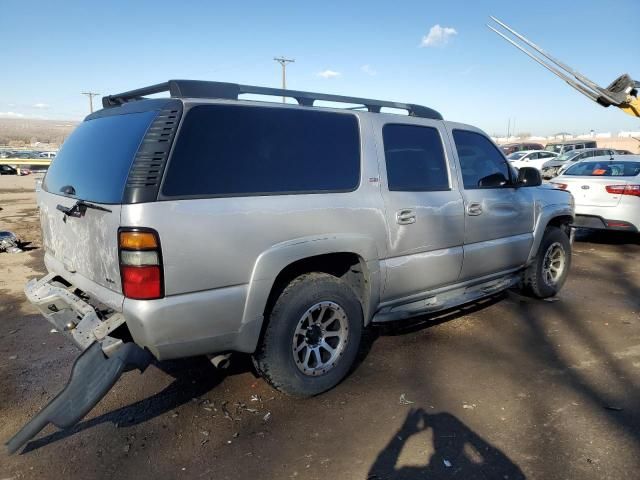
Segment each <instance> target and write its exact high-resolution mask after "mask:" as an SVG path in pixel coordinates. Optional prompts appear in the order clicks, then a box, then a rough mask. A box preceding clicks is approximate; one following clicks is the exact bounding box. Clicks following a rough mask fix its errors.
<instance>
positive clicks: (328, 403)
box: [0, 177, 640, 480]
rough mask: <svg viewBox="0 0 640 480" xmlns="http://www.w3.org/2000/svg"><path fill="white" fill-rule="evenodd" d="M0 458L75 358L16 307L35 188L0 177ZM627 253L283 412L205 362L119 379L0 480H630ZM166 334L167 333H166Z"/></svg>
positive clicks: (399, 345) (365, 358) (590, 254)
mask: <svg viewBox="0 0 640 480" xmlns="http://www.w3.org/2000/svg"><path fill="white" fill-rule="evenodd" d="M0 207H1V208H2V210H0V230H2V229H9V230H13V231H15V232H16V233H18V234H19V235H21V236H22V238H23V239H24V240H25V241H30V242H32V243H31V245H30V246H31V247H33V250H30V251H27V252H25V253H21V254H0V379H1V380H0V382H1V383H0V440H2V441H3V442H4V441H6V440H7V439H8V438H9V437H10V436H11V435H12V434H13V433H15V432H16V431H17V430H18V429H19V428H20V426H22V425H23V424H24V423H25V422H26V421H27V420H28V419H29V418H30V417H31V416H32V415H34V414H35V413H36V412H37V411H38V410H39V409H40V408H41V407H42V406H43V405H45V404H46V402H47V401H48V400H50V399H51V398H52V397H53V396H54V395H55V394H56V393H57V392H58V391H59V390H60V389H61V388H62V387H63V385H64V383H65V382H66V379H67V376H68V374H69V370H70V368H71V365H72V362H73V360H74V358H75V357H76V355H77V351H76V349H75V347H73V346H71V345H70V344H69V343H68V342H67V341H65V339H64V338H63V337H62V336H61V335H60V334H58V333H51V332H50V330H51V326H50V325H49V324H47V322H46V321H45V320H43V319H42V318H41V317H39V316H38V315H37V314H35V312H34V311H33V310H32V309H31V308H30V307H29V306H28V305H27V304H26V303H25V300H24V296H23V294H22V286H23V284H24V283H25V281H26V280H27V279H29V278H32V277H35V276H39V275H42V274H43V272H44V267H43V264H42V255H43V252H42V248H41V239H40V236H39V229H38V223H37V215H36V211H35V204H34V194H33V178H30V177H25V178H15V177H13V178H12V177H0ZM639 259H640V239H639V237H638V236H626V235H610V234H586V233H581V234H580V235H579V236H578V239H577V242H576V243H575V245H574V255H573V267H572V272H571V275H570V278H569V280H568V282H567V284H566V286H565V288H564V290H563V291H562V293H561V295H560V296H559V297H558V299H557V301H550V302H547V301H534V300H530V299H528V298H525V297H521V296H519V295H517V294H516V293H511V292H509V293H506V294H503V295H499V296H497V297H495V298H492V299H489V300H487V301H484V302H482V303H479V304H474V305H471V306H468V307H466V308H464V309H462V310H459V311H453V312H447V313H446V314H443V315H440V316H438V317H421V318H418V319H416V320H415V321H412V322H411V323H410V324H407V323H405V324H399V325H391V326H385V327H384V328H376V329H372V330H371V332H369V336H368V340H367V342H366V347H365V348H363V352H362V356H361V360H360V363H359V365H358V366H357V368H356V369H355V370H354V372H353V373H352V374H351V375H350V376H349V377H348V378H347V379H346V380H345V381H344V382H343V383H342V384H341V385H339V386H338V387H337V388H335V389H334V390H332V391H330V392H328V393H326V394H324V395H321V396H319V397H316V398H313V399H310V400H294V399H291V398H287V397H285V396H283V395H281V394H278V393H276V392H274V391H273V390H271V389H270V388H269V387H268V386H267V385H266V384H265V383H264V382H263V381H262V380H261V379H259V378H256V377H255V375H254V373H253V372H252V370H251V367H250V362H249V361H248V359H247V358H246V357H242V356H239V357H236V358H235V359H234V364H233V366H232V367H231V369H230V371H228V372H226V373H224V374H222V373H220V372H219V371H216V370H215V369H214V368H213V367H212V366H211V365H210V364H209V363H208V362H207V361H206V359H201V358H194V359H188V360H183V361H176V362H170V363H166V364H161V365H154V366H151V367H149V369H148V370H147V371H146V372H145V373H144V374H142V375H141V374H140V373H138V372H137V371H135V372H129V373H127V374H125V375H124V376H123V378H122V379H121V380H120V381H119V382H118V383H117V384H116V386H115V388H114V389H113V390H112V391H111V392H110V393H109V394H108V395H107V396H106V397H105V398H104V399H103V400H102V401H101V402H100V404H98V406H97V407H96V408H95V409H94V410H93V411H92V412H91V413H90V414H89V415H88V416H87V417H86V418H85V419H84V420H83V421H81V422H80V423H79V424H78V425H77V426H76V427H75V428H73V429H71V430H67V431H58V430H57V429H56V428H54V427H52V426H49V427H47V428H46V429H45V430H44V431H43V432H42V433H41V434H40V435H39V436H38V437H37V438H36V439H35V440H33V441H32V442H31V443H29V444H28V445H27V447H26V448H25V449H24V450H23V451H22V452H21V454H19V455H14V456H7V454H6V453H5V452H4V451H2V452H1V453H0V479H3V480H4V479H22V478H29V479H31V478H33V479H41V480H45V479H58V478H84V479H89V478H97V479H106V478H132V477H141V476H142V475H144V476H145V477H147V478H153V477H155V478H162V479H173V478H176V479H182V478H195V479H199V478H203V479H207V478H209V479H244V478H265V479H287V478H296V479H325V478H335V479H363V480H364V479H377V480H383V479H395V478H402V479H418V478H419V479H439V478H456V479H521V478H539V479H578V478H579V479H623V478H638V472H639V471H640V413H639V412H640V313H639V312H640V270H639V268H640V262H639V261H638V260H639ZM176 321H179V319H176Z"/></svg>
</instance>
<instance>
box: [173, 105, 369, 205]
mask: <svg viewBox="0 0 640 480" xmlns="http://www.w3.org/2000/svg"><path fill="white" fill-rule="evenodd" d="M359 182H360V136H359V130H358V121H357V118H356V116H355V115H353V114H345V113H331V112H319V111H311V110H306V109H289V108H273V107H249V106H238V105H198V106H195V107H193V108H192V109H191V110H190V111H189V112H188V113H187V115H186V117H185V118H184V121H183V124H182V127H181V129H180V132H179V133H178V138H177V139H176V143H175V147H174V151H173V154H172V157H171V160H170V163H169V166H168V169H167V173H166V176H165V180H164V184H163V187H162V194H163V195H164V196H167V197H192V198H193V197H212V196H246V195H273V194H291V193H320V192H346V191H352V190H355V189H356V188H357V186H358V184H359Z"/></svg>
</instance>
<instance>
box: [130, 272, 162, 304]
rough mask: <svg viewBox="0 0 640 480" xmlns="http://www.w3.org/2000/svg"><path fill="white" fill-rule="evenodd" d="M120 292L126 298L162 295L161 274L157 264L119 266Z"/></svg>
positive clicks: (151, 297)
mask: <svg viewBox="0 0 640 480" xmlns="http://www.w3.org/2000/svg"><path fill="white" fill-rule="evenodd" d="M120 269H121V271H122V292H123V293H124V296H125V297H127V298H133V299H135V300H151V299H154V298H160V297H162V276H161V275H160V267H159V266H151V267H128V266H124V265H123V266H121V267H120Z"/></svg>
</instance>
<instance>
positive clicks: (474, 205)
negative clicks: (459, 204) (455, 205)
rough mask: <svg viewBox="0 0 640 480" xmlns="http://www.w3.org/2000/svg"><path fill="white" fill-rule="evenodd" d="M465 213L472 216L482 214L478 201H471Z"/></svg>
mask: <svg viewBox="0 0 640 480" xmlns="http://www.w3.org/2000/svg"><path fill="white" fill-rule="evenodd" d="M467 215H471V216H473V217H475V216H477V215H482V204H481V203H480V202H471V203H470V204H469V205H467Z"/></svg>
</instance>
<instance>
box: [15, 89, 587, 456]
mask: <svg viewBox="0 0 640 480" xmlns="http://www.w3.org/2000/svg"><path fill="white" fill-rule="evenodd" d="M162 91H169V92H170V98H163V99H157V98H155V99H145V98H144V96H146V95H150V94H155V93H159V92H162ZM241 94H253V95H278V96H279V95H286V96H288V97H292V98H295V99H296V100H297V103H298V105H294V104H286V103H283V104H277V103H266V102H258V101H251V100H239V99H238V96H239V95H241ZM320 101H329V102H333V105H334V106H335V105H336V104H339V103H343V104H344V103H346V104H349V105H350V108H326V107H320V106H318V105H314V104H317V103H318V102H320ZM103 105H104V108H103V109H102V110H100V111H99V112H96V113H93V114H92V115H90V116H88V117H87V118H86V119H85V121H84V122H83V123H81V124H80V125H79V126H78V128H77V129H76V130H75V132H74V133H73V134H72V135H71V136H70V137H69V138H68V139H67V141H66V142H65V144H64V146H63V147H62V149H61V151H60V152H59V154H58V156H57V157H56V158H55V160H54V161H53V163H52V165H51V167H50V169H49V171H48V173H47V175H46V178H45V180H44V183H43V186H42V191H41V192H39V194H38V204H39V207H40V212H41V222H42V230H43V236H44V245H45V249H46V255H45V262H46V265H47V268H48V270H49V272H50V273H49V275H47V276H46V277H44V278H42V279H40V280H34V281H32V282H30V283H29V284H28V285H27V286H26V290H25V291H26V295H27V297H28V298H29V300H30V301H31V302H32V303H33V304H34V305H35V306H37V307H38V308H39V309H40V310H41V311H42V313H43V314H44V315H45V316H46V317H47V318H48V319H49V320H50V321H51V322H52V323H54V324H55V325H56V327H57V328H58V329H60V330H61V331H65V332H66V333H67V334H68V335H69V337H70V338H71V339H72V340H73V341H75V343H76V344H78V346H80V348H81V349H82V350H84V353H83V354H82V355H81V356H80V357H79V359H78V360H77V363H76V367H75V368H74V371H73V374H72V379H71V381H70V382H69V385H68V386H67V388H66V389H65V391H63V392H62V393H61V394H60V396H61V397H63V398H67V397H69V398H71V397H72V398H73V402H69V401H67V402H66V403H65V402H62V401H60V403H61V405H53V407H51V406H49V407H47V408H46V409H45V410H43V412H44V414H41V415H43V416H42V417H41V418H40V419H39V420H38V419H37V418H36V420H38V421H37V422H36V425H35V426H33V425H31V426H29V424H28V425H27V427H25V429H26V432H21V436H20V435H19V436H18V437H17V439H14V441H13V443H12V446H13V448H14V449H15V448H17V447H16V445H18V446H19V445H20V444H21V442H22V443H23V442H24V441H25V440H24V439H25V438H27V437H29V435H32V434H33V432H34V431H36V433H37V429H38V427H39V428H42V427H41V425H42V426H43V425H46V423H47V422H48V421H51V422H53V423H55V424H56V425H59V426H67V425H70V424H72V423H73V422H74V421H77V420H78V419H79V418H81V416H82V415H84V414H85V413H86V412H87V411H88V410H89V409H90V408H91V407H92V406H93V405H94V404H95V403H97V401H98V400H99V399H100V398H101V396H102V395H104V393H106V391H108V389H109V388H110V387H111V385H113V383H114V382H115V381H116V380H117V378H118V376H119V375H120V373H121V372H122V371H123V370H124V369H126V368H131V367H132V366H135V367H138V368H140V369H141V370H142V369H144V367H145V366H146V365H147V364H148V363H149V361H151V359H152V358H155V359H157V360H165V359H171V358H177V357H187V356H193V355H204V354H206V355H212V356H213V355H219V354H227V353H229V352H246V353H249V354H252V356H253V360H254V364H255V367H256V370H257V371H258V372H259V373H260V374H261V375H262V376H263V377H264V378H265V379H266V380H267V381H268V382H269V383H270V384H271V385H273V386H274V387H275V388H277V389H279V390H281V391H283V392H286V393H289V394H293V395H297V396H309V395H315V394H319V393H321V392H323V391H325V390H327V389H330V388H332V387H333V386H335V385H336V384H337V383H339V382H340V380H341V379H342V378H344V376H345V375H346V374H347V373H348V372H349V370H350V368H351V367H352V365H353V362H354V359H355V358H356V354H357V352H358V348H359V344H360V338H361V335H362V332H363V330H364V329H365V328H367V327H368V326H369V325H371V324H376V323H382V322H390V321H396V320H402V319H408V318H410V317H414V316H416V315H421V314H425V313H430V312H435V311H438V310H443V309H446V308H451V307H454V306H456V305H459V304H462V303H466V302H470V301H474V300H477V299H479V298H482V297H485V296H487V295H491V294H494V293H496V292H498V291H501V290H504V289H507V288H510V287H513V286H520V287H521V288H522V289H523V290H525V291H527V292H529V293H531V294H532V295H534V296H536V297H549V296H552V295H555V294H556V293H557V292H558V290H559V289H560V288H561V287H562V285H563V283H564V281H565V279H566V276H567V273H568V270H569V265H570V262H571V255H570V249H571V244H570V225H571V223H572V221H573V216H574V208H573V200H572V197H571V195H570V194H569V193H568V192H566V191H562V190H555V189H551V188H548V187H546V186H541V179H540V174H539V172H538V171H537V170H536V169H531V168H522V169H520V170H519V171H516V170H515V169H513V168H512V167H510V166H509V163H508V162H507V160H506V159H505V157H504V155H503V154H502V153H501V151H500V150H499V148H497V147H496V146H495V145H494V143H493V142H492V141H491V140H490V139H489V137H488V136H487V135H486V134H485V133H484V132H482V131H480V130H479V129H477V128H475V127H472V126H469V125H463V124H460V123H453V122H447V121H444V120H443V119H442V117H441V115H440V114H439V113H438V112H436V111H434V110H432V109H430V108H426V107H422V106H419V105H411V104H401V103H395V102H383V101H376V100H369V99H363V98H350V97H339V96H332V95H324V94H313V93H309V92H299V91H291V90H287V91H282V90H277V89H269V88H261V87H252V86H245V85H236V84H225V83H216V82H199V81H180V80H177V81H169V82H167V83H163V84H160V85H154V86H152V87H147V88H142V89H138V90H134V91H131V92H126V93H122V94H118V95H111V96H108V97H105V98H104V99H103ZM387 107H391V108H395V109H404V110H406V111H407V112H408V113H409V115H408V116H402V115H397V114H389V113H381V109H383V108H387ZM219 358H220V357H216V359H218V360H219ZM105 372H106V373H105ZM83 382H84V383H83ZM86 385H89V387H86ZM74 395H75V396H74ZM78 398H81V400H78ZM54 402H55V401H54ZM74 402H75V403H74ZM70 405H73V408H71V407H70ZM47 409H48V410H47ZM64 409H66V410H64ZM70 409H72V410H74V412H70V411H69V410H70ZM52 412H53V413H52ZM56 412H58V413H56ZM60 412H62V413H60ZM60 417H63V418H62V420H60ZM34 421H35V420H34Z"/></svg>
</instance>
